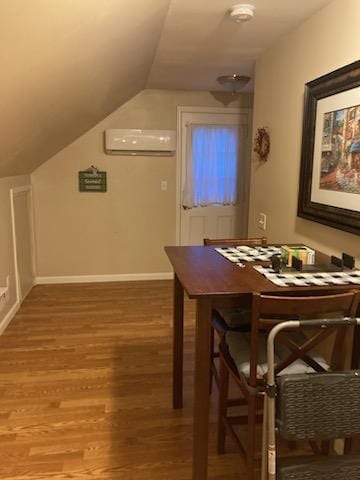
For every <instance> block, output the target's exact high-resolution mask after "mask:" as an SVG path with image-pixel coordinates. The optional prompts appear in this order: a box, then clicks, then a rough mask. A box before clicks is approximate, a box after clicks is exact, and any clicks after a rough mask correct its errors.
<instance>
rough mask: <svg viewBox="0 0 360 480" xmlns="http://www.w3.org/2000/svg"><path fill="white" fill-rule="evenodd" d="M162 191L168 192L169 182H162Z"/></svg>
mask: <svg viewBox="0 0 360 480" xmlns="http://www.w3.org/2000/svg"><path fill="white" fill-rule="evenodd" d="M160 189H161V191H162V192H166V190H167V181H166V180H161V184H160Z"/></svg>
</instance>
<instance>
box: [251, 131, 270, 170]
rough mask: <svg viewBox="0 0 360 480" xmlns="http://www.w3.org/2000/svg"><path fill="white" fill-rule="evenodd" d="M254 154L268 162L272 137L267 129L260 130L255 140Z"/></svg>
mask: <svg viewBox="0 0 360 480" xmlns="http://www.w3.org/2000/svg"><path fill="white" fill-rule="evenodd" d="M254 152H255V153H257V154H258V155H259V157H260V160H263V161H264V162H266V160H267V157H268V155H269V153H270V136H269V132H268V130H267V129H266V128H258V129H257V132H256V135H255V140H254Z"/></svg>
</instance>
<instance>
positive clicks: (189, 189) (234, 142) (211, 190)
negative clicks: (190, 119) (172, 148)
mask: <svg viewBox="0 0 360 480" xmlns="http://www.w3.org/2000/svg"><path fill="white" fill-rule="evenodd" d="M188 128H189V131H188V135H187V152H186V173H185V184H184V191H183V206H184V207H185V208H193V207H198V206H202V207H204V206H208V205H234V204H235V203H236V200H237V198H236V197H237V183H238V182H237V169H238V151H239V145H238V143H239V127H238V126H232V125H223V126H222V125H190V126H189V127H188Z"/></svg>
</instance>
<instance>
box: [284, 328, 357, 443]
mask: <svg viewBox="0 0 360 480" xmlns="http://www.w3.org/2000/svg"><path fill="white" fill-rule="evenodd" d="M345 328H346V327H345ZM276 410H277V422H276V423H277V426H278V428H279V433H280V435H281V436H282V437H283V438H285V439H286V440H332V439H336V438H350V437H353V436H356V435H360V371H359V370H350V371H346V372H329V373H314V374H311V375H309V374H300V375H284V376H281V377H278V380H277V409H276Z"/></svg>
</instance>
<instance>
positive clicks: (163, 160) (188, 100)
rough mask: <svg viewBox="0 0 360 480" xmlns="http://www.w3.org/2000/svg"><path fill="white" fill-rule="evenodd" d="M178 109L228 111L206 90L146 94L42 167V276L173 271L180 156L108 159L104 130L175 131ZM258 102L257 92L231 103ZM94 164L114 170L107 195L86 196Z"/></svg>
mask: <svg viewBox="0 0 360 480" xmlns="http://www.w3.org/2000/svg"><path fill="white" fill-rule="evenodd" d="M178 105H183V106H185V105H186V106H189V105H193V106H217V107H219V106H222V105H221V104H220V103H219V102H217V101H216V100H214V98H213V97H212V96H211V95H210V94H209V93H207V92H191V91H186V92H185V91H167V90H144V91H142V92H140V93H139V94H138V95H137V96H135V97H134V98H133V99H131V100H130V101H129V102H127V103H126V104H124V105H123V106H122V107H121V108H119V109H118V110H116V111H115V112H114V113H112V114H111V115H110V116H108V117H107V118H106V119H105V120H103V121H102V122H100V123H99V124H97V125H96V126H95V127H94V128H93V129H91V130H90V131H89V132H87V133H86V134H85V135H83V136H82V137H80V138H79V139H78V140H76V141H75V142H74V143H72V144H71V145H69V146H68V147H67V148H65V149H64V150H62V151H61V152H60V153H58V154H57V155H55V156H54V157H52V158H51V159H50V160H48V161H47V162H46V163H45V164H43V165H42V166H40V167H39V168H38V169H37V170H35V172H34V173H33V174H32V184H33V189H34V202H35V224H36V245H37V275H38V276H40V277H41V276H67V275H104V274H127V273H159V272H169V271H170V270H171V269H170V266H169V264H168V261H167V259H166V256H165V254H164V251H163V247H164V245H170V244H174V242H175V213H176V212H175V157H141V156H139V157H131V156H129V157H126V156H110V155H105V154H104V152H103V132H104V130H105V129H107V128H149V129H173V130H175V129H176V107H177V106H178ZM251 105H252V95H251V94H244V95H243V96H242V97H241V99H240V101H237V102H236V103H232V104H231V106H243V107H249V106H251ZM90 165H95V166H97V167H98V168H99V169H101V170H105V171H106V172H107V175H108V192H107V193H79V191H78V171H79V170H84V169H86V168H88V167H89V166H90ZM161 180H167V182H168V190H167V191H166V192H163V191H161V190H160V182H161Z"/></svg>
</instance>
